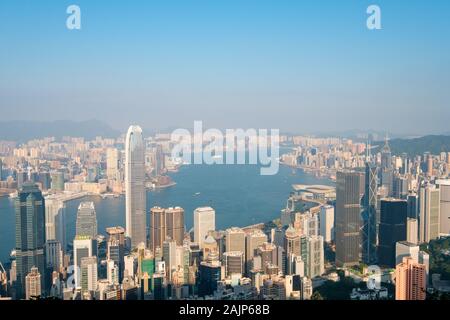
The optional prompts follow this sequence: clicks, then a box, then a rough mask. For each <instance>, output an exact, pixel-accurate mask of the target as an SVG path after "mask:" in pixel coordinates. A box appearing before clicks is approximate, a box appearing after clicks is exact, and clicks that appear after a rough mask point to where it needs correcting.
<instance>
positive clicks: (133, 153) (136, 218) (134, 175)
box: [125, 126, 147, 248]
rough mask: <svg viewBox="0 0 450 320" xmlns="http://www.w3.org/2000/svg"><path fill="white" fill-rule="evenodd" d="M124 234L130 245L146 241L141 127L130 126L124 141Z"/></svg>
mask: <svg viewBox="0 0 450 320" xmlns="http://www.w3.org/2000/svg"><path fill="white" fill-rule="evenodd" d="M125 193H126V197H125V198H126V200H125V202H126V205H125V206H126V235H127V236H128V237H129V238H131V246H132V247H133V248H135V247H137V245H138V244H140V243H144V244H145V243H147V224H146V207H147V197H146V190H145V144H144V138H143V136H142V129H141V128H140V127H138V126H131V127H130V128H129V129H128V133H127V136H126V141H125Z"/></svg>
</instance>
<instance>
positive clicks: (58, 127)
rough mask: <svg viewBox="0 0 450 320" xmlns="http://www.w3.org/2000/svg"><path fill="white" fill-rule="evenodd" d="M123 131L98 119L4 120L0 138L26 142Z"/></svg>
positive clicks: (1, 124) (115, 135)
mask: <svg viewBox="0 0 450 320" xmlns="http://www.w3.org/2000/svg"><path fill="white" fill-rule="evenodd" d="M120 134H121V132H119V131H118V130H115V129H113V128H111V127H110V126H109V125H107V124H105V123H103V122H101V121H98V120H88V121H80V122H77V121H69V120H60V121H52V122H38V121H3V122H0V140H12V141H17V142H25V141H29V140H32V139H37V138H45V137H55V138H57V139H61V138H62V137H64V136H71V137H83V138H85V139H93V138H95V137H97V136H102V137H104V138H117V137H118V136H119V135H120Z"/></svg>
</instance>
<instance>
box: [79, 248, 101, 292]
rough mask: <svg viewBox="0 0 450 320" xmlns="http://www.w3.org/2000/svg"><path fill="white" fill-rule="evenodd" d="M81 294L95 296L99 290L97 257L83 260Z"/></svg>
mask: <svg viewBox="0 0 450 320" xmlns="http://www.w3.org/2000/svg"><path fill="white" fill-rule="evenodd" d="M80 282H81V293H82V294H85V293H91V294H93V293H94V292H95V290H97V257H84V258H82V259H81V279H80Z"/></svg>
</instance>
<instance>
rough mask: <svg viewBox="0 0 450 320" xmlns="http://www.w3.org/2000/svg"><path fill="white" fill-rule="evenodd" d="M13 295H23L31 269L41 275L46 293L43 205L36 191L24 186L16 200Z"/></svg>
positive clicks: (34, 187)
mask: <svg viewBox="0 0 450 320" xmlns="http://www.w3.org/2000/svg"><path fill="white" fill-rule="evenodd" d="M15 206H16V261H17V262H16V263H17V282H16V290H17V291H16V294H17V297H18V298H22V297H23V296H24V293H25V277H26V276H27V274H28V273H29V272H30V271H31V268H32V267H36V268H38V270H39V272H40V274H41V288H42V289H43V291H45V290H44V289H45V287H44V283H43V280H44V279H45V276H44V274H45V250H44V245H45V202H44V197H43V196H42V193H41V191H40V190H39V188H38V187H37V186H36V185H35V184H32V183H25V184H24V185H23V186H22V189H21V190H20V191H19V194H18V197H17V199H16V205H15Z"/></svg>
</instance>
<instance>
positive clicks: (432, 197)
mask: <svg viewBox="0 0 450 320" xmlns="http://www.w3.org/2000/svg"><path fill="white" fill-rule="evenodd" d="M419 208H420V209H419V212H420V218H419V241H420V242H421V243H425V242H430V240H433V239H436V238H438V237H439V231H440V230H439V229H440V228H439V224H440V191H439V189H437V188H436V186H435V185H432V184H425V185H422V186H420V197H419Z"/></svg>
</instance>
